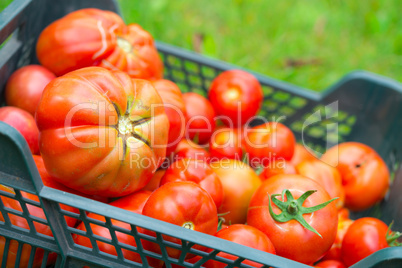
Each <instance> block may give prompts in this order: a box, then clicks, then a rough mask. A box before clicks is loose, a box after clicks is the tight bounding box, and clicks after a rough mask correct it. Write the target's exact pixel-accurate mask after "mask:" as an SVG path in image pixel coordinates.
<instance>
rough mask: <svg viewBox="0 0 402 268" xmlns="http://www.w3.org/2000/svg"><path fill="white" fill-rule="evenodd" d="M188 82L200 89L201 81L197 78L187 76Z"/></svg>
mask: <svg viewBox="0 0 402 268" xmlns="http://www.w3.org/2000/svg"><path fill="white" fill-rule="evenodd" d="M188 80H189V81H190V83H191V84H192V85H193V86H197V87H201V85H202V81H201V78H200V77H199V76H194V75H189V76H188Z"/></svg>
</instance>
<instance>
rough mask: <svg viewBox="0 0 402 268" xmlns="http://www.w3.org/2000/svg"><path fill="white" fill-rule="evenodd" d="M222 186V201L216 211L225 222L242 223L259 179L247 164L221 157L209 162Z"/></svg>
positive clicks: (244, 220) (259, 183)
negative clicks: (218, 159)
mask: <svg viewBox="0 0 402 268" xmlns="http://www.w3.org/2000/svg"><path fill="white" fill-rule="evenodd" d="M210 165H211V167H212V169H213V170H214V171H215V173H216V174H217V175H218V177H219V179H220V180H221V182H222V186H223V192H224V193H223V196H224V199H223V203H222V205H221V206H220V207H219V208H218V212H219V213H220V214H223V215H222V218H224V219H225V223H226V224H229V225H230V224H236V223H240V224H243V223H245V222H246V220H247V209H248V204H249V202H250V199H251V196H252V195H253V194H254V192H255V190H257V188H258V187H259V186H260V185H261V179H260V178H259V177H258V175H257V174H256V173H255V172H254V170H253V169H252V168H251V167H250V166H249V165H247V164H245V163H243V162H241V161H237V160H233V159H222V160H220V161H217V162H211V163H210Z"/></svg>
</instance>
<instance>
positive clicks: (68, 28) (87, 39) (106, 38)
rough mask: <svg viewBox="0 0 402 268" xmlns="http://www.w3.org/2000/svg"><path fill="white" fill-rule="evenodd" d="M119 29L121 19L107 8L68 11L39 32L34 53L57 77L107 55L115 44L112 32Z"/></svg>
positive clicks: (120, 29)
mask: <svg viewBox="0 0 402 268" xmlns="http://www.w3.org/2000/svg"><path fill="white" fill-rule="evenodd" d="M123 28H124V22H123V20H122V19H121V18H120V17H119V16H118V15H117V14H115V13H113V12H110V11H103V10H99V9H94V8H88V9H81V10H78V11H75V12H71V13H70V14H68V15H67V16H65V17H63V18H61V19H58V20H56V21H54V22H53V23H51V24H50V25H48V26H47V27H46V28H45V29H44V30H43V31H42V32H41V34H40V35H39V38H38V42H37V44H36V55H37V57H38V60H39V62H40V63H41V64H42V65H43V66H44V67H46V68H47V69H49V70H50V71H52V72H53V73H55V74H56V75H57V76H60V75H63V74H66V73H68V72H70V71H73V70H76V69H80V68H83V67H88V66H92V65H94V63H95V62H97V61H100V60H102V59H103V58H106V57H107V56H109V55H110V54H111V53H112V52H113V50H114V48H115V47H116V45H117V39H116V36H115V32H117V31H122V30H123ZM111 29H114V31H112V30H111Z"/></svg>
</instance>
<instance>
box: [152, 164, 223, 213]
mask: <svg viewBox="0 0 402 268" xmlns="http://www.w3.org/2000/svg"><path fill="white" fill-rule="evenodd" d="M172 181H192V182H194V183H196V184H198V185H199V186H200V187H201V188H202V189H204V190H205V191H207V192H208V194H209V195H210V196H211V197H212V199H213V200H214V202H215V205H216V207H217V208H219V207H220V206H221V204H222V201H223V188H222V183H221V181H220V180H219V177H218V175H216V173H215V172H214V171H213V170H212V168H211V167H210V166H209V165H208V163H206V162H204V161H198V160H194V159H182V160H178V161H176V162H174V163H173V164H171V165H170V166H169V168H168V169H167V170H166V172H165V175H164V176H163V178H162V180H161V182H160V185H161V186H162V185H164V184H166V183H169V182H172Z"/></svg>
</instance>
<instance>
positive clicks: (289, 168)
mask: <svg viewBox="0 0 402 268" xmlns="http://www.w3.org/2000/svg"><path fill="white" fill-rule="evenodd" d="M261 168H262V171H261V173H260V175H259V176H260V178H261V179H262V180H263V181H264V180H266V179H268V178H270V177H273V176H275V175H278V174H296V169H295V167H294V166H293V164H291V163H290V162H289V161H285V160H283V159H278V160H275V159H274V160H273V161H271V162H270V163H269V164H268V165H266V166H265V167H261Z"/></svg>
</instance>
